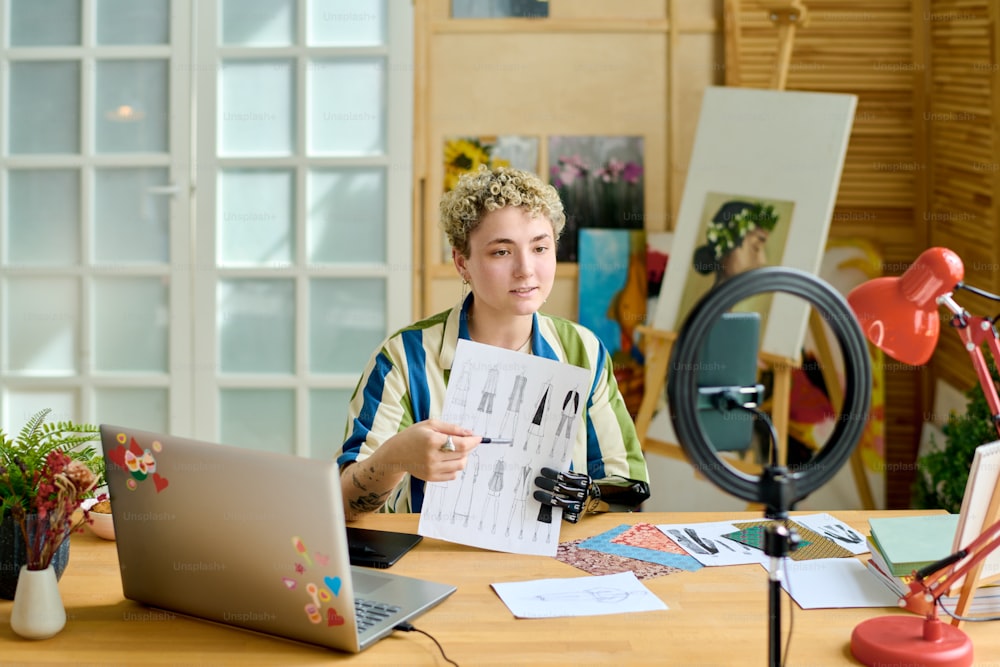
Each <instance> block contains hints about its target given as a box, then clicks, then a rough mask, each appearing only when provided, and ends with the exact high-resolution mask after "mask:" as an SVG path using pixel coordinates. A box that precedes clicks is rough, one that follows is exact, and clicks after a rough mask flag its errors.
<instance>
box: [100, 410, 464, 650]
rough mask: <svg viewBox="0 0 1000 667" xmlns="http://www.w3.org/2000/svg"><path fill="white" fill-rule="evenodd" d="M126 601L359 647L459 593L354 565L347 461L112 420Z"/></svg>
mask: <svg viewBox="0 0 1000 667" xmlns="http://www.w3.org/2000/svg"><path fill="white" fill-rule="evenodd" d="M101 443H102V446H103V448H104V456H105V461H106V463H107V478H108V490H109V492H110V495H111V506H112V515H113V517H114V524H115V538H116V541H117V546H118V560H119V563H120V566H121V575H122V587H123V589H124V592H125V597H126V598H129V599H130V600H135V601H137V602H141V603H143V604H147V605H151V606H154V607H159V608H161V609H167V610H170V611H174V612H177V613H180V614H185V615H189V616H195V617H198V618H202V619H206V620H209V621H215V622H218V623H224V624H226V625H232V626H238V627H240V628H245V629H247V630H254V631H257V632H263V633H266V634H270V635H275V636H279V637H283V638H286V639H292V640H297V641H302V642H308V643H311V644H318V645H320V646H325V647H328V648H334V649H339V650H342V651H350V652H358V651H361V650H363V649H365V648H367V647H369V646H370V645H371V644H373V643H374V642H375V641H377V640H378V639H380V638H382V637H385V636H386V635H388V634H390V633H391V632H392V631H393V628H394V627H395V626H396V625H398V624H399V623H402V622H404V621H409V620H411V619H412V618H413V617H415V616H417V615H419V614H421V613H423V612H425V611H427V610H428V609H430V608H431V607H433V606H435V605H437V604H439V603H440V602H441V601H442V600H444V599H445V598H446V597H448V596H449V595H451V594H452V593H453V592H455V587H454V586H450V585H446V584H439V583H434V582H430V581H423V580H419V579H412V578H409V577H401V576H399V575H394V574H389V573H387V572H384V571H381V570H371V569H366V568H360V567H352V566H351V565H350V557H349V551H348V542H347V537H346V526H345V520H344V512H343V499H342V497H341V492H340V476H339V474H338V472H337V467H336V463H335V462H334V461H318V460H313V459H306V458H302V457H297V456H290V455H283V454H276V453H273V452H263V451H256V450H250V449H242V448H237V447H230V446H226V445H219V444H214V443H209V442H201V441H197V440H192V439H188V438H180V437H175V436H170V435H164V434H159V433H150V432H147V431H139V430H136V429H131V428H125V427H122V426H112V425H109V424H102V425H101Z"/></svg>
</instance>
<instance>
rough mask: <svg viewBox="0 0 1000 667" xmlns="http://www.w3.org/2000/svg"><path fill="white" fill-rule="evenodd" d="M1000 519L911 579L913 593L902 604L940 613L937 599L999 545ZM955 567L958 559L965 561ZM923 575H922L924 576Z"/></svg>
mask: <svg viewBox="0 0 1000 667" xmlns="http://www.w3.org/2000/svg"><path fill="white" fill-rule="evenodd" d="M998 537H1000V521H997V522H996V523H994V524H993V525H992V526H990V527H989V528H987V529H986V530H985V531H983V533H982V534H980V535H979V536H978V537H977V538H976V539H974V540H973V541H972V542H970V543H969V544H968V546H966V547H965V548H964V549H962V550H961V551H958V552H956V553H954V554H951V555H950V556H947V557H946V558H943V559H942V560H939V561H938V562H936V563H933V564H932V565H929V566H927V567H926V568H923V569H921V570H920V571H919V572H917V573H916V576H915V577H914V580H913V581H911V582H910V584H909V587H910V592H909V593H907V594H906V595H905V596H904V597H903V598H901V599H900V601H899V606H900V607H904V608H905V609H909V610H910V611H912V612H914V613H917V614H923V615H924V616H926V617H928V618H930V617H932V616H936V615H937V608H936V604H937V600H938V598H940V597H941V596H942V595H944V594H945V593H947V592H948V591H950V590H951V589H952V587H953V586H954V585H955V582H957V581H958V580H959V579H961V578H962V577H964V576H965V575H966V573H967V572H968V571H969V570H971V569H972V568H973V567H975V566H976V565H977V564H978V563H980V562H981V561H983V560H985V558H986V557H987V556H989V555H990V554H991V553H993V550H994V549H996V548H997V547H1000V539H997V538H998ZM963 560H964V562H962V564H961V565H959V566H958V567H954V563H955V562H956V561H963ZM921 575H923V576H921Z"/></svg>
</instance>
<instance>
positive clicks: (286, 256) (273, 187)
mask: <svg viewBox="0 0 1000 667" xmlns="http://www.w3.org/2000/svg"><path fill="white" fill-rule="evenodd" d="M218 201H219V213H218V222H217V224H216V229H217V230H218V235H219V237H218V240H217V242H216V247H217V254H218V262H219V264H221V265H224V266H236V265H243V266H261V265H265V264H270V265H274V264H279V265H288V264H289V263H290V262H291V261H292V250H293V248H294V247H295V237H294V226H293V224H292V220H293V217H294V208H295V182H294V174H293V173H292V172H291V171H288V170H249V169H248V170H229V171H224V172H222V173H221V174H220V175H219V200H218Z"/></svg>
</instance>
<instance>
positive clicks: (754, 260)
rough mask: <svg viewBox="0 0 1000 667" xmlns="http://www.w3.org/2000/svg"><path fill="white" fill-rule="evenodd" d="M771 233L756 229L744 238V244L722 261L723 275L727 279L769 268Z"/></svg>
mask: <svg viewBox="0 0 1000 667" xmlns="http://www.w3.org/2000/svg"><path fill="white" fill-rule="evenodd" d="M769 234H770V233H769V232H766V231H764V230H763V229H755V230H753V231H752V232H750V233H749V234H747V235H746V236H745V237H744V238H743V243H741V244H740V246H739V247H738V248H735V249H733V250H732V251H730V252H729V254H728V255H726V256H725V257H724V258H723V259H722V275H723V277H725V278H732V277H733V276H735V275H737V274H740V273H743V272H744V271H749V270H750V269H757V268H760V267H762V266H767V252H766V249H767V248H766V246H767V237H768V236H769Z"/></svg>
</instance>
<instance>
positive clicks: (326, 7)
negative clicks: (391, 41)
mask: <svg viewBox="0 0 1000 667" xmlns="http://www.w3.org/2000/svg"><path fill="white" fill-rule="evenodd" d="M306 24H307V25H308V26H309V45H310V46H376V45H379V44H384V43H385V34H386V29H385V26H386V10H385V0H309V20H308V21H306Z"/></svg>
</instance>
